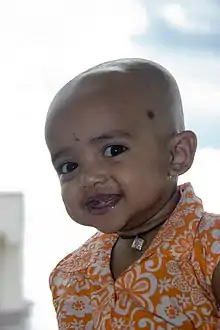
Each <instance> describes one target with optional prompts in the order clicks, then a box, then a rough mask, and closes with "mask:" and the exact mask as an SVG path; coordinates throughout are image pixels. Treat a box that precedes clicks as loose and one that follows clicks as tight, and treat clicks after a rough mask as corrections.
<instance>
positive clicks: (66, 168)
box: [57, 162, 78, 175]
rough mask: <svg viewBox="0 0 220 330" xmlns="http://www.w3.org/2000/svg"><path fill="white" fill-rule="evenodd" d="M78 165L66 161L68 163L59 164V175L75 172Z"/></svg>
mask: <svg viewBox="0 0 220 330" xmlns="http://www.w3.org/2000/svg"><path fill="white" fill-rule="evenodd" d="M77 167H78V164H77V163H74V162H66V163H64V164H62V165H61V166H59V168H58V171H57V172H58V174H59V175H65V174H69V173H71V172H73V171H74V170H75V169H76V168H77Z"/></svg>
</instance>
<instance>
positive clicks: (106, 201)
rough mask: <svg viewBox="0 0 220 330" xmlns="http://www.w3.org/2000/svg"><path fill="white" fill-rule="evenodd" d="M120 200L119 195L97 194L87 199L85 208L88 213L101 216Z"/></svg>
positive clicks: (120, 196)
mask: <svg viewBox="0 0 220 330" xmlns="http://www.w3.org/2000/svg"><path fill="white" fill-rule="evenodd" d="M121 199H122V195H121V194H99V195H96V196H93V197H91V198H89V199H88V200H87V202H86V204H85V206H86V208H87V210H88V211H89V213H91V214H94V215H103V214H105V213H108V212H109V211H110V210H112V209H114V208H115V207H116V205H117V204H118V203H119V202H120V200H121Z"/></svg>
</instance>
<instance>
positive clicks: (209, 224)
mask: <svg viewBox="0 0 220 330" xmlns="http://www.w3.org/2000/svg"><path fill="white" fill-rule="evenodd" d="M199 234H200V235H211V236H213V238H220V215H219V214H213V213H207V212H204V213H203V216H202V218H201V219H200V222H199Z"/></svg>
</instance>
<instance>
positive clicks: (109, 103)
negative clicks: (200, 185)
mask: <svg viewBox="0 0 220 330" xmlns="http://www.w3.org/2000/svg"><path fill="white" fill-rule="evenodd" d="M46 142H47V145H48V148H49V151H50V153H51V157H52V161H53V165H54V167H55V169H56V171H57V173H58V176H59V179H60V183H61V191H62V198H63V201H64V204H65V207H66V209H67V212H68V214H69V215H70V217H71V218H72V219H74V221H76V222H78V223H80V224H82V225H86V226H93V227H95V228H97V229H98V230H100V231H102V232H105V233H118V234H119V235H120V236H121V235H124V236H131V235H136V234H140V233H145V234H144V236H145V237H146V238H147V242H148V243H147V245H146V246H145V249H147V247H148V246H149V244H150V243H151V241H152V240H153V238H154V237H155V235H156V233H157V231H158V228H159V227H158V225H160V224H162V223H163V222H164V221H165V220H166V219H167V218H168V217H169V216H170V214H171V213H172V212H173V210H174V208H175V206H176V205H177V203H178V199H179V195H178V192H177V178H178V176H179V175H181V174H183V173H185V172H186V171H188V169H189V168H190V167H191V165H192V163H193V159H194V155H195V151H196V136H195V134H194V133H193V132H190V131H185V130H184V119H183V112H182V104H181V99H180V94H179V91H178V87H177V85H176V82H175V80H174V79H173V77H172V76H171V75H170V74H169V73H168V72H167V71H166V70H165V69H163V68H161V67H160V66H158V65H156V64H154V63H152V62H148V61H144V60H120V61H115V62H109V63H106V64H103V65H101V66H98V67H96V68H93V69H91V70H88V71H87V72H85V73H83V74H81V75H79V76H78V77H76V78H75V79H73V80H72V81H71V82H69V83H68V84H67V85H66V86H65V87H64V88H63V89H62V90H61V91H60V92H59V93H58V94H57V96H56V97H55V99H54V101H53V102H52V104H51V107H50V109H49V112H48V117H47V122H46ZM100 194H102V195H108V194H111V195H114V196H118V197H119V202H118V203H117V204H116V205H114V207H112V208H109V209H108V211H107V212H106V213H104V214H102V215H101V216H100V215H97V214H94V213H93V212H90V210H89V209H88V207H87V205H88V203H87V201H88V200H90V199H91V198H94V199H95V198H96V196H98V195H100ZM155 227H157V229H155ZM130 243H131V240H129V239H121V238H119V239H118V241H117V243H116V245H115V247H114V249H113V251H112V260H111V268H112V273H113V277H114V278H117V277H118V276H120V274H121V273H122V272H123V271H124V270H125V269H126V268H127V267H129V266H130V264H132V263H133V262H134V261H136V260H137V259H138V258H140V256H141V253H138V252H134V251H133V250H132V249H131V248H130V245H131V244H130Z"/></svg>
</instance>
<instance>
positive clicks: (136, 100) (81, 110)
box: [46, 73, 158, 143]
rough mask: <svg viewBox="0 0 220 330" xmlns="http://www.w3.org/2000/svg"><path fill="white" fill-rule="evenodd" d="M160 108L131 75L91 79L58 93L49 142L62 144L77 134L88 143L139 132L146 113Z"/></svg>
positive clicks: (112, 74) (52, 109) (50, 117)
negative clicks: (115, 133)
mask: <svg viewBox="0 0 220 330" xmlns="http://www.w3.org/2000/svg"><path fill="white" fill-rule="evenodd" d="M147 90H148V92H147ZM153 102H154V104H153ZM156 106H158V105H157V104H155V97H154V95H152V93H150V92H149V89H147V88H146V86H143V84H141V82H140V81H138V80H137V79H134V77H132V76H131V75H125V74H124V75H122V74H118V73H110V74H108V75H101V76H97V77H96V76H95V77H94V75H93V76H88V77H86V78H84V79H81V80H79V81H77V82H73V83H72V85H70V86H66V89H65V88H64V90H63V91H61V93H60V95H59V94H58V97H57V99H55V101H54V103H53V104H52V107H51V109H50V112H49V115H48V119H47V125H46V139H47V141H48V140H49V141H50V143H51V141H53V143H55V142H56V143H60V142H61V140H65V139H67V138H68V139H69V138H71V137H72V136H73V135H74V136H77V138H78V139H80V140H87V139H90V138H91V137H93V136H96V135H99V134H103V133H105V132H106V131H109V130H119V129H124V130H127V131H129V132H135V131H136V130H140V129H141V126H143V124H144V125H145V129H146V123H147V115H146V112H147V111H151V110H153V109H154V108H155V107H156ZM62 142H63V141H62Z"/></svg>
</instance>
